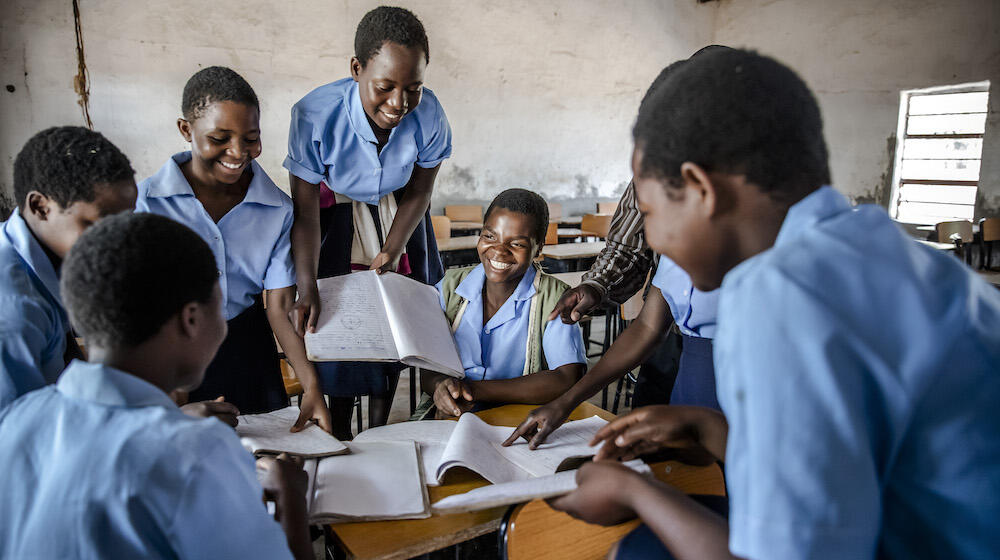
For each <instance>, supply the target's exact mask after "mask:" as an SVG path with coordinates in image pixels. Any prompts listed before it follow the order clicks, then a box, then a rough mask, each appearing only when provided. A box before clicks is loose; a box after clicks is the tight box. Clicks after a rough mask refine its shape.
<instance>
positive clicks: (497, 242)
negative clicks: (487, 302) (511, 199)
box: [476, 208, 541, 284]
mask: <svg viewBox="0 0 1000 560" xmlns="http://www.w3.org/2000/svg"><path fill="white" fill-rule="evenodd" d="M534 232H535V223H534V219H533V218H532V217H531V216H529V215H527V214H522V213H520V212H514V211H512V210H508V209H506V208H494V209H493V211H492V212H490V214H489V215H488V216H487V217H486V221H485V223H484V224H483V231H482V233H481V234H480V235H479V244H478V245H477V246H476V250H477V251H478V252H479V261H480V262H482V263H483V270H484V271H485V272H486V281H487V282H491V283H494V284H511V283H517V282H520V281H521V277H523V276H524V273H525V272H527V270H528V267H529V266H531V261H533V260H534V259H535V257H536V256H538V251H539V250H540V249H541V246H540V244H539V242H538V240H537V239H535V238H534Z"/></svg>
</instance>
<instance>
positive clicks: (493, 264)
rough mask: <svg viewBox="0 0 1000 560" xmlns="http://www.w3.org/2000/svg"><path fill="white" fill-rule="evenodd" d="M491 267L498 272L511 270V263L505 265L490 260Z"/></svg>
mask: <svg viewBox="0 0 1000 560" xmlns="http://www.w3.org/2000/svg"><path fill="white" fill-rule="evenodd" d="M490 266H492V267H493V268H495V269H497V270H507V269H508V268H510V266H511V263H503V262H499V261H495V260H493V259H490Z"/></svg>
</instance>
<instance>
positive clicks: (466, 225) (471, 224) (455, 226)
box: [451, 221, 483, 231]
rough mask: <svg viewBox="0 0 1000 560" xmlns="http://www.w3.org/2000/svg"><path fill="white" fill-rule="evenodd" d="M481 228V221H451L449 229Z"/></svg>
mask: <svg viewBox="0 0 1000 560" xmlns="http://www.w3.org/2000/svg"><path fill="white" fill-rule="evenodd" d="M466 229H483V222H454V221H453V222H451V231H461V230H466Z"/></svg>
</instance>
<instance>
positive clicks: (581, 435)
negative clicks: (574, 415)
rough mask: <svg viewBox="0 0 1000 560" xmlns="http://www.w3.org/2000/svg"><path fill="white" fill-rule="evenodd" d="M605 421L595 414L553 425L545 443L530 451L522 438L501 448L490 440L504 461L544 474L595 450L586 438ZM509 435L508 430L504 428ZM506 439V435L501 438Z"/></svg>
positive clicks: (590, 437) (499, 442) (592, 434)
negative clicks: (572, 458) (573, 458)
mask: <svg viewBox="0 0 1000 560" xmlns="http://www.w3.org/2000/svg"><path fill="white" fill-rule="evenodd" d="M607 423H608V421H607V420H604V419H603V418H601V417H599V416H591V417H590V418H587V419H584V420H573V421H571V422H566V423H565V424H563V425H562V426H559V427H558V428H556V430H555V431H553V432H552V433H551V434H549V437H547V438H546V439H545V443H543V444H542V445H540V446H538V448H537V449H535V450H532V449H530V448H529V447H528V442H527V441H525V440H524V439H523V438H522V439H518V440H517V441H516V442H514V443H513V444H511V445H510V447H503V446H502V445H500V444H501V442H503V439H501V440H499V441H493V442H492V445H493V447H495V448H496V449H497V450H498V451H499V452H500V453H501V454H502V455H503V456H504V457H505V458H506V459H507V460H508V461H510V462H512V463H514V464H516V465H518V466H519V467H520V468H522V469H524V470H525V471H527V472H528V473H530V474H531V476H545V475H550V474H553V473H555V472H556V469H558V468H559V465H560V464H561V463H562V462H563V461H565V460H566V459H569V458H571V457H590V456H591V455H594V454H595V453H597V449H598V448H596V447H591V446H590V445H589V444H590V440H591V439H592V438H593V437H594V434H596V433H597V431H598V430H600V429H601V428H602V427H603V426H604V425H605V424H607ZM507 435H510V429H508V430H507ZM504 439H506V438H504Z"/></svg>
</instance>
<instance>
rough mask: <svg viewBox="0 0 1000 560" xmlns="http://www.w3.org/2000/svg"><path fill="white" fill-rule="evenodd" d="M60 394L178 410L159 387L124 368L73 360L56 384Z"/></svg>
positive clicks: (132, 405) (99, 400) (127, 404)
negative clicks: (118, 368)
mask: <svg viewBox="0 0 1000 560" xmlns="http://www.w3.org/2000/svg"><path fill="white" fill-rule="evenodd" d="M56 388H57V389H58V390H59V392H60V393H62V394H64V395H66V396H68V397H73V398H77V399H83V400H88V401H92V402H95V403H97V404H102V405H105V406H128V407H140V406H162V407H165V408H173V409H176V408H177V405H176V404H174V401H172V400H170V397H169V396H167V394H166V393H164V392H163V391H162V390H161V389H160V388H159V387H157V386H155V385H153V384H152V383H150V382H148V381H146V380H144V379H140V378H138V377H136V376H134V375H131V374H128V373H125V372H124V371H120V370H117V369H115V368H112V367H109V366H106V365H104V364H94V363H90V362H83V361H80V360H73V362H71V363H70V365H69V366H68V367H67V368H66V370H65V371H63V373H62V376H61V377H59V381H58V382H57V383H56Z"/></svg>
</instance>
